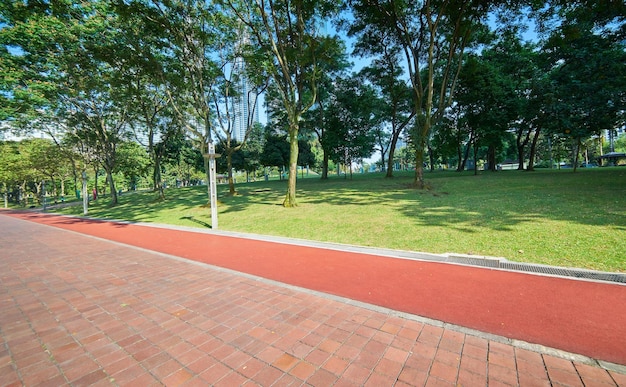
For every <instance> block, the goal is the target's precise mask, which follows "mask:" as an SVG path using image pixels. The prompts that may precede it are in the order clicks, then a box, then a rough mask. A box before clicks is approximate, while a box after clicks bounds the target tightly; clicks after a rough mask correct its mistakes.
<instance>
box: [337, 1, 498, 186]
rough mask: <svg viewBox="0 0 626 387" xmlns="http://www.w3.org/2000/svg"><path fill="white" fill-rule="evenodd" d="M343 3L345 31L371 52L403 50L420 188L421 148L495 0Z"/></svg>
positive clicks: (423, 148)
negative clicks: (347, 17) (347, 20)
mask: <svg viewBox="0 0 626 387" xmlns="http://www.w3.org/2000/svg"><path fill="white" fill-rule="evenodd" d="M349 3H350V5H351V8H352V11H353V13H354V23H352V25H351V26H350V29H349V34H350V35H352V36H358V39H359V40H360V41H362V42H371V43H375V42H380V44H372V45H371V46H370V48H369V52H371V53H372V54H379V53H380V52H381V50H382V49H383V47H384V46H388V45H389V44H392V45H394V46H395V47H397V49H399V50H400V51H401V52H403V53H404V63H405V66H406V73H407V75H408V79H409V81H410V83H411V87H412V103H413V106H412V113H413V114H414V115H415V116H416V118H417V119H416V121H415V122H414V125H413V130H412V132H411V136H412V144H413V146H414V149H415V178H414V184H415V186H417V187H419V188H423V187H424V186H425V184H424V174H423V165H424V152H425V148H426V144H427V140H428V138H429V135H430V130H431V127H432V125H433V124H434V123H436V122H437V120H438V119H440V118H441V117H442V116H443V114H444V113H445V108H446V107H447V106H449V105H450V104H451V102H452V97H453V95H454V92H455V88H456V80H457V75H458V72H459V69H460V66H461V64H462V61H461V56H462V54H463V52H464V51H465V49H466V47H468V46H469V45H470V44H471V42H472V33H473V32H476V31H477V30H479V29H480V28H483V25H484V23H485V21H486V18H487V15H488V12H489V11H490V10H491V9H492V8H494V7H495V6H496V5H499V4H500V2H498V1H489V0H430V1H424V2H405V1H400V0H373V1H357V0H353V1H350V2H349ZM481 23H482V24H481ZM382 37H384V38H385V39H382ZM387 37H388V39H387ZM383 42H384V44H383ZM436 79H437V82H435V80H436ZM435 85H437V89H435ZM435 101H436V102H437V104H436V105H435Z"/></svg>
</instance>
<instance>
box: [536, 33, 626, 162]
mask: <svg viewBox="0 0 626 387" xmlns="http://www.w3.org/2000/svg"><path fill="white" fill-rule="evenodd" d="M544 49H545V50H546V53H547V55H548V57H549V59H550V63H551V64H552V66H553V68H552V70H551V72H550V76H551V78H552V79H553V81H554V84H555V85H556V87H557V90H556V91H557V106H558V107H559V108H560V109H559V111H558V114H557V116H556V117H555V118H556V122H558V123H559V127H558V128H556V130H559V131H560V134H561V135H565V136H568V137H571V138H573V139H574V140H575V142H576V147H577V151H576V152H575V156H576V157H575V160H574V161H573V162H574V167H575V168H574V171H575V170H576V166H577V165H578V155H579V152H578V149H579V148H580V145H581V143H582V141H583V139H585V138H588V137H590V136H592V135H594V134H595V135H599V134H600V133H601V131H602V130H612V129H613V128H615V127H619V126H620V125H623V123H624V119H625V112H626V91H625V90H626V68H625V66H624V65H623V63H626V51H624V48H623V44H621V43H616V42H614V41H613V40H612V39H610V38H608V37H605V36H602V35H599V34H597V33H595V32H594V31H593V30H592V29H591V26H590V25H589V24H585V23H576V24H569V23H565V24H564V25H563V26H562V27H560V28H559V29H557V30H556V31H555V32H554V33H553V34H552V35H551V37H550V38H549V39H548V41H547V42H546V44H545V45H544Z"/></svg>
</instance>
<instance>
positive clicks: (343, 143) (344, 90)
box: [324, 77, 381, 170]
mask: <svg viewBox="0 0 626 387" xmlns="http://www.w3.org/2000/svg"><path fill="white" fill-rule="evenodd" d="M380 106H381V103H380V100H379V99H378V97H377V95H376V93H375V91H374V90H373V88H372V87H371V86H369V85H365V84H363V83H362V82H360V79H359V77H351V78H347V79H337V80H336V81H335V82H334V85H333V96H332V99H331V106H330V107H329V109H328V117H327V121H328V129H327V132H326V136H325V139H324V140H325V141H324V146H326V147H328V150H329V155H330V158H331V159H332V160H333V161H335V162H336V163H343V164H344V165H345V166H346V167H350V168H351V166H352V162H353V161H354V160H359V159H362V158H364V157H368V156H370V155H371V154H372V152H373V150H374V144H375V133H376V130H377V129H378V128H379V127H380V117H381V115H380V113H379V112H377V109H378V108H380ZM377 113H378V114H377ZM350 170H352V169H350Z"/></svg>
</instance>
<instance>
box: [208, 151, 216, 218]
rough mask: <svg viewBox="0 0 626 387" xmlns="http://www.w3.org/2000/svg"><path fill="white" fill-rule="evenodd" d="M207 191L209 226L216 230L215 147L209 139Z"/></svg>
mask: <svg viewBox="0 0 626 387" xmlns="http://www.w3.org/2000/svg"><path fill="white" fill-rule="evenodd" d="M208 153H209V192H210V195H211V228H212V229H213V230H217V183H216V181H215V147H214V146H213V143H212V142H210V141H209V152H208Z"/></svg>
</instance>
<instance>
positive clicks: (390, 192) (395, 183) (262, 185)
mask: <svg viewBox="0 0 626 387" xmlns="http://www.w3.org/2000/svg"><path fill="white" fill-rule="evenodd" d="M426 178H427V181H428V182H429V184H430V185H431V186H432V189H430V190H417V189H413V188H408V187H409V186H410V183H411V182H412V176H411V175H410V174H406V173H405V174H398V177H395V178H393V179H385V178H384V177H383V175H382V174H366V175H355V177H354V178H353V179H343V178H338V177H331V178H330V179H328V180H320V179H319V178H308V179H307V178H305V179H299V180H298V185H297V187H298V192H297V197H298V201H299V203H300V204H302V205H303V206H316V205H325V206H336V207H343V206H358V207H367V206H371V207H372V209H373V211H375V208H376V207H379V208H380V206H385V207H391V210H392V211H394V212H396V213H397V214H398V216H402V217H405V218H407V219H409V220H410V221H411V222H413V223H414V224H415V225H416V226H440V227H447V228H450V229H454V230H458V231H462V232H465V233H476V232H479V231H481V230H485V229H490V230H497V231H509V230H511V229H513V228H514V227H517V226H519V225H521V224H524V223H530V222H534V221H537V220H539V219H551V220H558V221H567V222H572V223H578V224H583V225H590V226H596V225H601V226H606V225H612V226H613V227H614V229H615V230H618V231H623V230H624V229H626V216H624V215H626V213H625V212H624V208H626V198H625V197H624V195H623V192H625V191H626V168H612V169H611V168H606V169H600V168H597V169H595V170H585V171H581V172H577V173H572V172H571V171H539V172H535V173H525V172H518V171H503V172H498V173H491V172H483V173H480V174H479V175H477V176H474V175H473V174H458V173H455V172H435V173H429V174H426ZM227 191H228V187H227V186H225V185H223V186H218V197H219V200H220V202H221V203H222V204H221V205H220V208H219V211H220V213H222V214H237V213H244V212H245V211H247V210H249V209H250V208H251V206H260V207H265V206H271V207H268V210H261V212H267V214H268V215H269V214H271V212H272V211H273V210H272V209H271V208H274V207H275V206H279V205H281V204H282V201H283V199H284V195H285V191H286V181H269V182H265V181H262V182H255V183H243V184H238V185H237V191H238V195H234V196H228V195H227ZM206 201H207V193H206V186H198V187H189V188H171V189H168V190H167V191H166V200H164V201H159V200H157V196H156V194H155V193H141V194H135V195H122V196H120V203H119V205H117V206H114V207H108V206H107V203H106V202H102V201H100V200H99V201H98V202H96V203H93V207H91V208H90V216H95V217H101V218H107V219H124V220H128V221H136V222H138V221H142V222H151V221H152V222H154V221H159V222H161V221H164V220H163V219H162V218H157V215H158V214H160V213H162V212H164V211H169V212H172V213H176V214H177V215H171V216H172V218H170V219H172V220H178V221H180V220H186V221H189V222H191V223H194V224H197V225H199V226H202V227H210V225H209V224H208V223H207V222H206V221H204V220H203V219H202V216H197V215H193V214H189V213H190V212H191V213H193V212H194V211H199V210H200V209H201V208H202V206H204V205H206ZM67 210H68V212H66V211H63V213H71V214H75V215H81V214H82V208H77V207H75V208H73V209H67ZM72 210H73V212H71V211H72ZM294 211H297V209H295V210H294ZM183 214H184V216H181V215H183ZM371 216H372V218H376V213H372V214H371ZM155 218H157V219H158V220H155ZM288 221H289V219H285V222H288Z"/></svg>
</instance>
